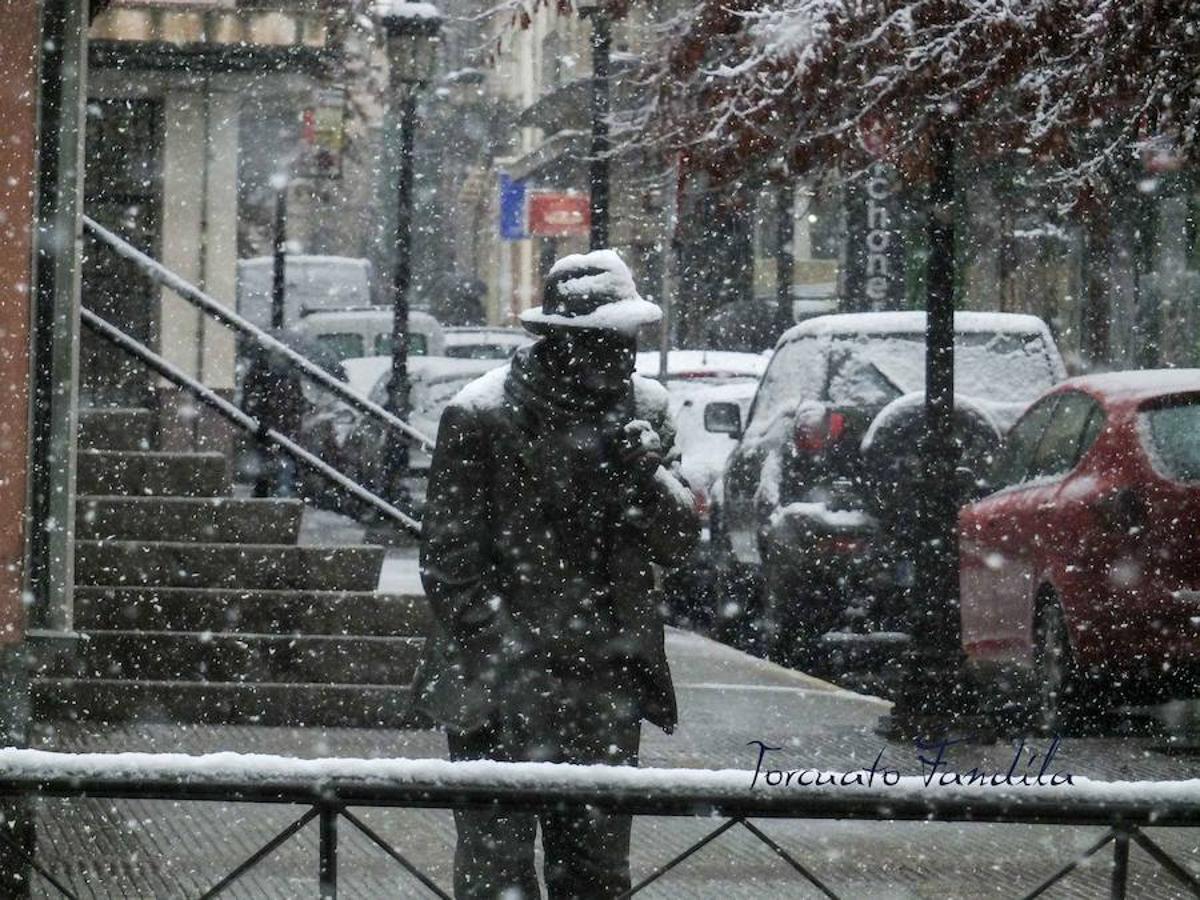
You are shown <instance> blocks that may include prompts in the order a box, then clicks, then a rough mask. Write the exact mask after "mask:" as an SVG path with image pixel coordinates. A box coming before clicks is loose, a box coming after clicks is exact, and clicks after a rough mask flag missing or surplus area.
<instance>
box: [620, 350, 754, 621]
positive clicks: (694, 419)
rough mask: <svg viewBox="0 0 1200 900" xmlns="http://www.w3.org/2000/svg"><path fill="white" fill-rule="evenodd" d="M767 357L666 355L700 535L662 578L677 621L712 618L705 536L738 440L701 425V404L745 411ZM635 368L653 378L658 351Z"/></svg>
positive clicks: (670, 393) (711, 569)
mask: <svg viewBox="0 0 1200 900" xmlns="http://www.w3.org/2000/svg"><path fill="white" fill-rule="evenodd" d="M769 361H770V360H769V358H768V357H766V356H763V355H762V354H758V353H736V352H728V351H712V350H673V351H671V352H670V353H668V354H667V377H666V379H665V380H664V382H663V384H664V385H665V386H666V388H667V396H668V398H669V399H668V403H669V409H670V411H671V416H672V418H673V419H674V421H675V427H676V437H675V446H676V449H677V450H678V451H679V453H680V469H681V473H682V475H683V476H684V478H685V479H686V481H687V483H688V486H689V487H690V488H691V489H692V493H693V494H695V496H696V508H697V510H698V511H699V513H700V517H701V526H702V531H701V540H700V542H699V543H698V544H697V546H696V550H695V551H694V553H693V554H692V559H691V560H690V561H689V563H688V564H686V565H684V566H681V567H680V568H678V569H676V570H675V571H673V572H671V573H670V574H669V575H668V576H667V579H666V584H665V587H666V592H667V600H668V605H669V607H670V609H671V611H672V614H673V617H674V620H675V622H676V623H678V624H681V625H694V626H698V627H701V628H706V627H708V625H709V624H710V621H711V610H712V608H713V597H712V591H713V577H714V573H715V568H714V560H713V559H712V554H711V543H710V541H709V527H708V526H709V512H710V509H711V507H712V497H713V493H714V491H715V489H716V486H717V482H718V481H719V479H720V477H721V473H722V471H723V470H724V468H725V460H726V459H727V458H728V457H729V454H730V453H731V452H732V451H733V448H734V446H735V445H736V443H737V442H736V441H735V440H733V439H731V437H730V436H729V435H728V434H723V433H713V432H711V431H709V430H707V429H706V428H705V409H706V408H707V407H708V405H709V404H710V403H724V404H734V405H736V406H737V408H738V409H740V410H741V412H742V414H743V415H744V414H745V413H746V411H748V410H749V408H750V402H751V401H752V400H753V399H754V392H755V391H756V390H757V389H758V379H759V378H760V377H761V376H762V373H763V372H764V371H765V370H766V368H767V363H768V362H769ZM637 371H638V373H639V374H641V375H644V376H646V377H649V378H655V377H658V376H659V374H660V371H661V369H660V357H659V354H658V353H657V352H649V353H639V354H638V356H637Z"/></svg>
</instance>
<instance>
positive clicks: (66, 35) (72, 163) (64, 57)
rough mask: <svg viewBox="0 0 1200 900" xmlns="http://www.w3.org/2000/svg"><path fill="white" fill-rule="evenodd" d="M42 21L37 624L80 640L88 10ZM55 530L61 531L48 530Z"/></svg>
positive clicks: (35, 418) (35, 416)
mask: <svg viewBox="0 0 1200 900" xmlns="http://www.w3.org/2000/svg"><path fill="white" fill-rule="evenodd" d="M13 15H14V16H15V15H16V14H15V13H13ZM42 15H43V19H42V36H41V37H42V40H41V42H40V44H41V48H42V49H41V53H42V58H41V88H42V92H41V97H40V102H39V115H40V123H39V124H40V127H39V129H38V130H39V133H40V135H41V141H40V146H39V148H38V160H37V164H38V170H37V172H38V177H37V186H38V193H37V207H38V208H37V236H36V247H37V264H36V267H35V269H36V271H35V276H36V284H35V291H36V295H37V302H36V303H35V304H33V318H34V322H33V366H32V369H33V371H32V374H31V376H30V383H31V390H32V392H33V397H32V399H31V402H30V408H31V410H32V413H31V428H30V430H31V434H30V438H31V442H32V453H33V458H34V459H35V460H39V461H44V460H53V461H54V463H53V465H34V466H32V467H31V469H30V480H31V484H30V518H29V523H28V529H29V531H28V534H29V580H30V590H31V591H32V593H33V597H34V600H35V606H34V608H33V609H32V610H31V611H30V618H31V624H34V625H36V626H39V627H42V628H50V629H52V630H54V631H63V632H70V631H72V630H73V629H74V587H75V585H74V577H75V562H74V560H75V553H74V547H73V544H74V540H75V475H76V468H77V467H76V465H75V453H76V449H77V448H76V441H75V437H76V431H77V427H78V415H79V408H78V407H79V295H80V272H81V269H82V265H81V262H82V259H83V246H82V243H83V242H82V235H81V232H80V222H81V206H82V202H83V171H84V132H85V128H84V121H85V115H84V105H85V102H86V98H87V71H88V70H87V46H88V44H87V33H88V4H87V3H84V2H81V0H55V2H50V3H46V4H44V8H43V13H42ZM18 158H19V157H18V156H14V157H13V159H18ZM51 522H57V523H58V527H57V528H49V527H47V525H48V523H51Z"/></svg>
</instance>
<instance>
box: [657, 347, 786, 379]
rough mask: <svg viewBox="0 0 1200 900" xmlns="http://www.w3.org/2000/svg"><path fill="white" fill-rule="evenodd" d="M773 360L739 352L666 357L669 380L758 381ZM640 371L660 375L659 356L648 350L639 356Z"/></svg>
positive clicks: (691, 352) (672, 353)
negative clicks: (745, 379) (729, 379)
mask: <svg viewBox="0 0 1200 900" xmlns="http://www.w3.org/2000/svg"><path fill="white" fill-rule="evenodd" d="M770 361H771V359H770V357H769V356H766V355H764V354H761V353H738V352H735V351H732V350H672V351H670V352H669V353H668V354H667V377H668V378H714V379H715V378H733V377H746V378H754V379H758V378H760V377H761V376H762V373H763V372H765V371H766V370H767V364H768V363H769V362H770ZM637 371H638V374H640V375H645V376H647V377H649V378H654V377H657V375H658V372H659V353H658V351H657V350H649V351H646V352H643V353H639V354H638V355H637Z"/></svg>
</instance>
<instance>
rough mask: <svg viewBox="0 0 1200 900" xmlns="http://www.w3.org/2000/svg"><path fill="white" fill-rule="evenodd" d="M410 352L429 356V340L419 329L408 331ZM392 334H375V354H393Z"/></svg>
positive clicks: (412, 354)
mask: <svg viewBox="0 0 1200 900" xmlns="http://www.w3.org/2000/svg"><path fill="white" fill-rule="evenodd" d="M407 344H408V353H409V355H410V356H428V355H429V342H428V340H427V338H426V336H425V335H423V334H421V333H420V332H417V331H410V332H409V333H408V340H407ZM391 354H392V336H391V335H390V334H377V335H375V355H376V356H391Z"/></svg>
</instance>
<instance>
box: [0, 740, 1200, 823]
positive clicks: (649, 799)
mask: <svg viewBox="0 0 1200 900" xmlns="http://www.w3.org/2000/svg"><path fill="white" fill-rule="evenodd" d="M806 771H808V772H810V773H811V776H812V777H810V778H809V779H808V781H807V783H805V784H800V783H798V782H799V779H792V780H791V783H788V784H769V783H767V780H766V779H765V778H764V777H763V773H762V772H756V771H755V770H752V769H748V770H739V769H657V768H634V767H623V766H604V765H593V766H577V765H566V764H561V763H504V762H493V761H489V760H478V761H462V762H449V761H446V760H441V759H355V758H322V759H297V758H291V757H285V756H271V755H261V754H241V753H232V752H229V753H211V754H205V755H199V756H190V755H185V754H179V753H80V754H75V753H58V752H50V751H42V750H29V749H14V748H8V749H3V750H0V794H7V795H12V794H23V793H39V794H46V795H53V796H82V795H85V794H86V795H88V796H105V797H140V798H161V799H172V798H175V799H180V798H182V799H222V800H245V801H247V802H274V803H303V802H312V801H314V800H321V801H325V802H337V803H342V804H345V805H363V806H374V805H378V806H422V807H438V808H452V807H469V806H477V805H491V804H500V805H505V806H508V805H511V806H514V807H523V808H546V807H552V806H554V805H556V804H560V803H587V804H589V805H592V806H596V807H599V808H604V809H608V810H611V811H622V812H628V813H633V814H642V815H685V816H714V815H722V816H737V817H759V816H761V817H789V818H838V819H874V820H901V819H910V820H911V819H921V820H940V821H990V822H1023V823H1037V822H1042V823H1072V824H1079V825H1085V824H1095V825H1099V824H1112V823H1114V822H1123V823H1127V824H1144V825H1156V826H1167V825H1173V826H1183V825H1193V826H1194V825H1200V779H1189V780H1186V781H1112V782H1109V781H1095V780H1092V779H1087V778H1082V777H1073V778H1072V783H1070V784H1059V785H1057V786H1051V785H1049V784H1042V785H1038V784H1036V783H1029V784H1022V783H1020V782H1019V781H1018V782H1017V783H1011V784H1005V785H1003V786H1002V787H993V786H991V784H990V783H982V784H975V785H971V786H966V785H961V784H959V785H951V786H944V785H942V784H940V783H939V781H938V780H937V779H936V778H934V779H930V778H928V777H927V776H925V775H908V776H896V777H895V778H889V779H888V780H887V782H886V783H885V782H884V779H883V778H882V777H881V776H880V774H879V773H878V772H876V773H875V774H874V778H873V779H871V783H867V779H868V777H869V776H870V773H869V771H868V770H861V771H857V772H819V773H818V772H816V771H815V770H806ZM889 772H890V770H889ZM893 774H894V773H893ZM814 780H816V781H819V782H821V784H820V785H819V786H818V785H816V784H814V783H813V781H814Z"/></svg>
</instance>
